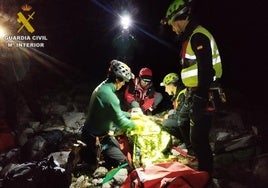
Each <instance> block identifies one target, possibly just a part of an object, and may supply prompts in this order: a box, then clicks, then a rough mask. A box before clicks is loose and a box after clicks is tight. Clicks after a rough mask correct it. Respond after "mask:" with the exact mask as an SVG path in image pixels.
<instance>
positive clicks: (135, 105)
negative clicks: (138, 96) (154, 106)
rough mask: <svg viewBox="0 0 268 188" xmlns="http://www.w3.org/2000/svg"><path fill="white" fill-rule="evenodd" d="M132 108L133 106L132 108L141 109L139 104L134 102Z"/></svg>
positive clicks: (131, 104)
mask: <svg viewBox="0 0 268 188" xmlns="http://www.w3.org/2000/svg"><path fill="white" fill-rule="evenodd" d="M130 106H131V107H132V108H137V107H139V108H140V104H139V103H138V102H137V101H132V102H131V103H130Z"/></svg>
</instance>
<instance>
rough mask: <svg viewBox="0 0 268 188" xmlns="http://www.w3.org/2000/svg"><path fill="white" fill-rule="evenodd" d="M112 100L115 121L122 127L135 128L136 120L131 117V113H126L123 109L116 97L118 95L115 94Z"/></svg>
mask: <svg viewBox="0 0 268 188" xmlns="http://www.w3.org/2000/svg"><path fill="white" fill-rule="evenodd" d="M110 101H111V102H110V105H111V111H112V113H113V122H114V123H115V124H116V125H117V126H118V127H120V128H121V129H124V130H126V129H134V128H135V124H134V122H133V121H132V120H131V119H129V116H130V115H129V113H126V112H124V111H122V110H121V107H120V101H119V99H118V98H117V97H116V95H114V97H113V98H111V100H110Z"/></svg>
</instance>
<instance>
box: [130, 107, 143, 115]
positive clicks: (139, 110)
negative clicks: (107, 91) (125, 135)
mask: <svg viewBox="0 0 268 188" xmlns="http://www.w3.org/2000/svg"><path fill="white" fill-rule="evenodd" d="M130 114H131V115H133V114H136V115H143V112H142V109H141V108H139V107H135V108H132V109H131V111H130Z"/></svg>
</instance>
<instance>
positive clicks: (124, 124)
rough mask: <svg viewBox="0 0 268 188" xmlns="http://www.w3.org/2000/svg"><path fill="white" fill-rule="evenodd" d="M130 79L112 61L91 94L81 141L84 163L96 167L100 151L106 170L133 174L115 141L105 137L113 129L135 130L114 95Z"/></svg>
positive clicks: (124, 67) (124, 68) (123, 68)
mask: <svg viewBox="0 0 268 188" xmlns="http://www.w3.org/2000/svg"><path fill="white" fill-rule="evenodd" d="M132 78H134V75H133V73H132V72H131V69H130V68H129V67H128V66H127V65H126V64H124V63H122V62H120V61H117V60H112V61H111V62H110V67H109V70H108V75H107V78H106V80H104V81H103V82H102V83H100V84H99V85H98V86H97V87H96V89H95V90H94V91H93V93H92V94H91V98H90V102H89V107H88V112H87V117H86V121H85V123H84V126H83V127H82V134H81V138H82V141H83V142H85V143H86V145H87V146H86V147H87V148H86V156H85V160H86V162H88V163H90V164H96V163H98V160H99V159H100V151H101V155H102V156H103V160H104V161H105V163H104V165H103V166H105V167H106V168H108V169H111V168H113V167H117V166H119V165H121V164H123V163H128V165H127V166H126V167H125V168H127V170H128V172H130V171H132V170H133V167H132V165H131V164H130V163H129V162H128V160H127V158H126V156H125V155H124V153H123V152H122V151H121V149H120V146H119V143H118V141H117V140H116V139H115V137H114V136H113V135H111V134H109V132H110V130H112V129H113V127H114V126H115V125H116V126H117V127H118V128H120V129H122V130H131V129H134V128H135V125H134V122H133V121H132V120H131V119H130V114H129V113H128V112H124V111H122V110H121V108H120V101H119V99H118V97H117V95H116V93H115V92H116V91H117V90H119V89H120V88H121V87H122V86H123V85H125V83H126V82H128V81H129V80H130V79H132Z"/></svg>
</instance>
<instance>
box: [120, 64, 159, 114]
mask: <svg viewBox="0 0 268 188" xmlns="http://www.w3.org/2000/svg"><path fill="white" fill-rule="evenodd" d="M152 79H153V72H152V70H151V69H149V68H147V67H144V68H142V69H140V71H139V76H138V77H136V78H135V79H133V81H131V82H129V84H128V86H127V87H126V90H125V93H124V98H125V101H126V103H127V108H128V110H130V109H132V108H135V109H136V108H140V109H141V111H142V112H143V113H144V114H145V115H149V114H152V112H153V110H155V109H156V107H157V106H158V105H159V103H160V102H161V101H162V99H163V96H162V94H161V93H159V92H157V91H156V90H155V87H154V85H153V82H152Z"/></svg>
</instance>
